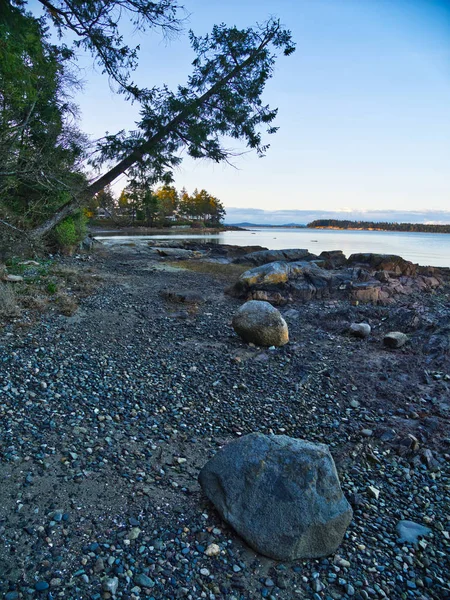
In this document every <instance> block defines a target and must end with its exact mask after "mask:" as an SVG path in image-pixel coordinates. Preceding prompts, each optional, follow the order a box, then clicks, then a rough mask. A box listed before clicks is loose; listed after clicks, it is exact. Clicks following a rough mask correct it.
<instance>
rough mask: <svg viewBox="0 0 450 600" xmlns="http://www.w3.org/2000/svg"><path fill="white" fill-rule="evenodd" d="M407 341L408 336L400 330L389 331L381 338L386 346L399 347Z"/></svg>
mask: <svg viewBox="0 0 450 600" xmlns="http://www.w3.org/2000/svg"><path fill="white" fill-rule="evenodd" d="M407 341H408V336H407V335H406V334H405V333H402V332H401V331H391V332H390V333H387V334H386V335H385V336H384V338H383V343H384V345H385V346H386V348H401V347H402V346H404V345H405V344H406V342H407Z"/></svg>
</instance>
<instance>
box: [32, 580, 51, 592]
mask: <svg viewBox="0 0 450 600" xmlns="http://www.w3.org/2000/svg"><path fill="white" fill-rule="evenodd" d="M49 587H50V586H49V584H48V583H47V582H46V581H38V582H37V583H36V584H35V586H34V589H35V590H36V591H37V592H43V591H45V590H48V588H49Z"/></svg>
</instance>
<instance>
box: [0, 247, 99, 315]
mask: <svg viewBox="0 0 450 600" xmlns="http://www.w3.org/2000/svg"><path fill="white" fill-rule="evenodd" d="M27 263H28V264H27ZM6 272H7V273H9V274H13V275H21V276H22V277H23V281H21V282H18V283H12V284H9V283H3V282H0V286H1V287H0V326H1V325H2V324H4V323H6V322H7V321H8V320H10V319H15V322H16V323H17V324H18V325H20V324H22V325H27V324H31V323H32V322H34V321H36V319H37V318H38V315H39V314H41V313H43V312H45V311H47V310H55V311H57V312H59V313H61V314H63V315H66V316H71V315H73V314H74V313H75V312H76V310H77V308H78V303H79V300H80V299H81V298H85V297H86V296H89V295H90V294H92V293H93V292H94V291H95V290H96V289H97V288H98V287H99V285H100V283H101V279H100V278H99V277H97V276H96V275H95V274H94V273H93V271H92V268H81V267H80V268H78V267H77V266H75V267H73V266H66V265H62V264H60V263H59V262H57V261H51V260H40V261H22V260H18V259H11V260H9V261H8V263H7V271H6ZM19 320H21V321H23V323H19Z"/></svg>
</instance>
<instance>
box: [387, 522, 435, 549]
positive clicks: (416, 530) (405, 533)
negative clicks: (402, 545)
mask: <svg viewBox="0 0 450 600" xmlns="http://www.w3.org/2000/svg"><path fill="white" fill-rule="evenodd" d="M396 529H397V533H398V537H399V541H400V542H409V543H410V544H416V543H417V542H418V540H419V537H425V536H426V535H429V534H430V533H431V529H429V528H428V527H425V525H420V524H419V523H415V522H414V521H399V522H398V523H397V527H396Z"/></svg>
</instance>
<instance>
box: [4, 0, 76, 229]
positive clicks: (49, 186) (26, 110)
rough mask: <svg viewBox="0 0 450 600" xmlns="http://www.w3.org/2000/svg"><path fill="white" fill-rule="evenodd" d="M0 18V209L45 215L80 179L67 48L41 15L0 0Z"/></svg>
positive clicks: (29, 221)
mask: <svg viewBox="0 0 450 600" xmlns="http://www.w3.org/2000/svg"><path fill="white" fill-rule="evenodd" d="M2 11H3V12H2V17H4V18H2V20H1V21H0V102H1V106H2V110H1V112H0V214H1V215H3V216H4V217H7V218H8V219H9V220H11V221H13V222H15V223H16V224H17V225H19V226H22V227H24V226H25V227H26V226H32V225H34V224H37V223H39V222H41V221H42V220H44V219H46V218H48V217H49V216H51V215H52V214H54V212H55V211H56V210H57V209H58V208H59V206H61V204H63V203H64V202H67V200H68V199H70V197H71V193H73V191H77V190H78V189H80V188H81V187H82V186H84V183H85V181H84V177H83V175H82V174H81V172H80V171H79V168H78V167H77V165H76V162H77V161H78V159H79V158H80V157H81V156H82V153H83V147H84V144H85V138H84V137H83V136H82V135H81V134H80V133H79V132H78V131H77V129H76V128H75V127H74V126H73V124H72V123H71V118H72V115H73V110H74V108H73V107H72V106H71V104H70V102H68V96H67V94H68V92H69V90H70V88H71V86H72V83H73V81H72V79H71V78H70V77H69V72H68V71H67V69H66V66H65V61H66V59H67V52H66V50H65V48H64V47H61V48H58V47H56V46H54V45H52V44H51V43H50V42H49V40H48V37H47V33H46V31H45V29H44V27H43V24H42V22H41V20H39V19H35V18H34V17H32V16H31V15H29V14H28V13H25V11H24V10H23V8H22V7H21V5H19V6H18V7H14V6H11V5H10V4H9V3H4V6H2Z"/></svg>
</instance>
